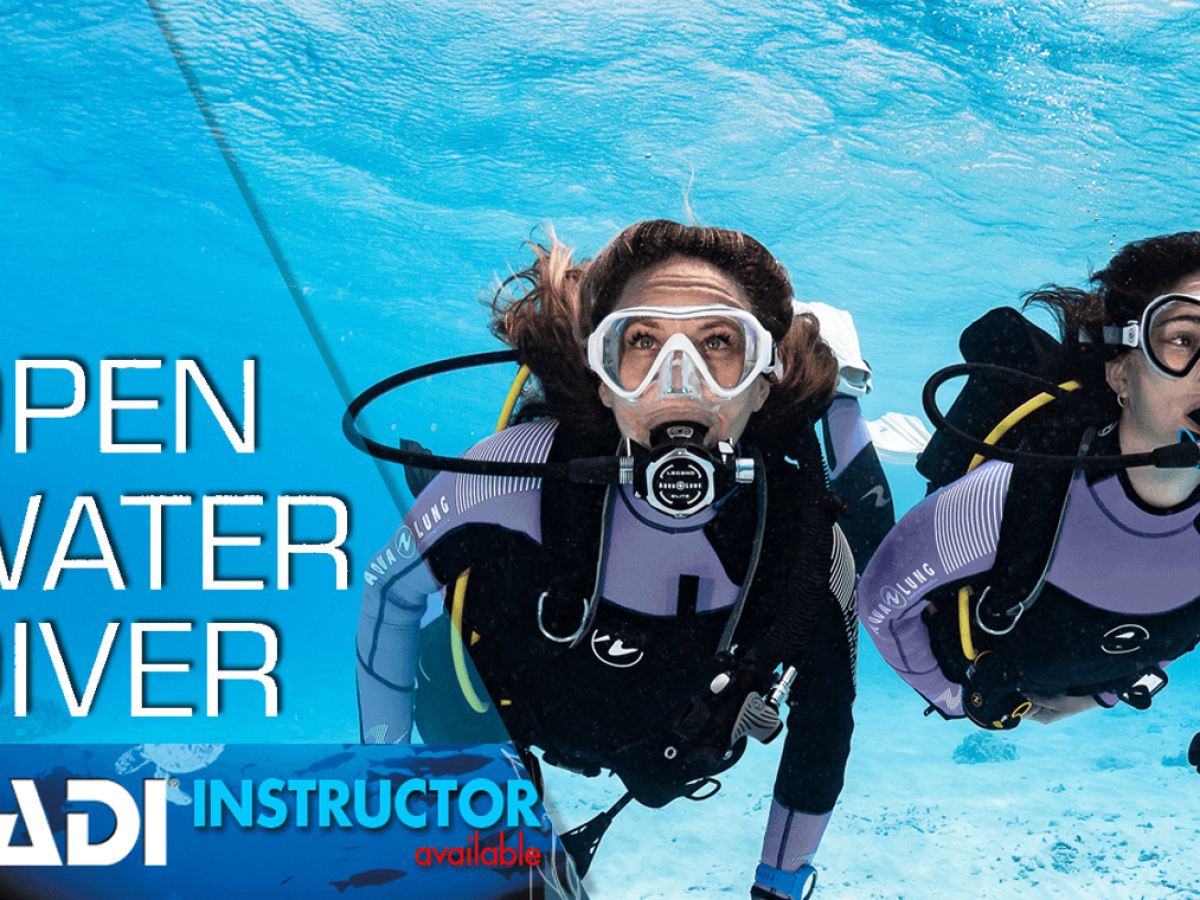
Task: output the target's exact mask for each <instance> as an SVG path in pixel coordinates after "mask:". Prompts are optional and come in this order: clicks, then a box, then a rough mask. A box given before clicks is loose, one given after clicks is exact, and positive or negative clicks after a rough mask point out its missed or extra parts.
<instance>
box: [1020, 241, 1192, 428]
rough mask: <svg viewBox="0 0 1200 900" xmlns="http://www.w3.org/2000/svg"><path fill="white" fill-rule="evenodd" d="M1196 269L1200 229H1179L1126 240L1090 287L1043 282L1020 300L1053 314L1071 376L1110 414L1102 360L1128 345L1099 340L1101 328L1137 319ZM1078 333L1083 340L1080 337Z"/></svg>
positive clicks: (1112, 402)
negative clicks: (1109, 343)
mask: <svg viewBox="0 0 1200 900" xmlns="http://www.w3.org/2000/svg"><path fill="white" fill-rule="evenodd" d="M1196 273H1200V231H1181V232H1178V233H1176V234H1164V235H1159V236H1157V237H1150V238H1146V239H1145V240H1141V241H1134V242H1133V243H1130V244H1126V245H1125V246H1124V247H1122V248H1121V249H1120V250H1118V251H1117V252H1116V253H1115V254H1114V255H1113V258H1112V259H1111V260H1109V263H1108V265H1107V266H1105V267H1104V268H1103V269H1101V270H1100V271H1098V272H1093V273H1092V274H1091V275H1090V276H1089V278H1088V282H1089V283H1090V285H1091V288H1090V289H1081V288H1071V287H1062V286H1060V285H1056V284H1046V285H1042V287H1040V288H1038V289H1037V290H1035V291H1029V292H1027V293H1026V294H1024V295H1023V299H1024V301H1025V305H1026V306H1041V307H1043V308H1045V309H1047V310H1049V312H1050V313H1051V314H1052V315H1053V316H1054V318H1055V320H1056V321H1057V322H1058V326H1059V329H1060V331H1061V334H1062V342H1063V346H1064V348H1065V349H1066V356H1067V359H1068V360H1069V362H1068V368H1069V369H1070V370H1071V375H1072V376H1073V377H1076V378H1078V379H1079V380H1080V381H1081V383H1083V384H1084V386H1085V389H1086V390H1087V391H1088V393H1090V394H1091V395H1092V399H1093V402H1094V404H1096V405H1097V407H1098V408H1099V409H1101V410H1103V411H1104V413H1105V414H1106V415H1109V416H1112V417H1114V418H1115V417H1116V416H1117V415H1118V407H1117V404H1116V395H1115V394H1113V392H1112V391H1111V390H1110V389H1109V388H1108V386H1107V385H1106V383H1105V377H1104V363H1105V362H1107V361H1108V360H1112V359H1116V358H1117V357H1119V356H1121V355H1122V354H1124V353H1127V352H1129V350H1130V348H1128V347H1118V346H1112V345H1106V344H1104V343H1103V336H1104V333H1103V329H1104V326H1106V325H1125V324H1126V323H1128V322H1136V321H1139V320H1140V319H1141V317H1142V312H1143V311H1144V310H1145V309H1146V307H1147V306H1148V305H1149V303H1150V301H1151V300H1153V299H1154V298H1155V297H1160V296H1162V295H1163V294H1165V293H1167V291H1168V290H1169V289H1170V288H1171V287H1172V286H1173V285H1174V284H1176V283H1177V282H1178V281H1180V280H1181V279H1183V278H1186V277H1187V276H1188V275H1194V274H1196ZM1081 334H1086V335H1087V339H1085V340H1081ZM1138 352H1140V351H1138Z"/></svg>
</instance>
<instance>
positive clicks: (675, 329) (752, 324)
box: [587, 304, 780, 401]
mask: <svg viewBox="0 0 1200 900" xmlns="http://www.w3.org/2000/svg"><path fill="white" fill-rule="evenodd" d="M587 358H588V366H590V367H591V369H592V371H593V372H595V373H596V374H597V375H599V376H600V380H601V381H603V382H604V384H605V385H606V386H607V387H608V389H609V390H610V391H612V393H613V394H614V395H616V396H617V397H619V398H621V399H622V400H627V401H634V400H637V399H638V398H639V397H641V396H642V395H643V394H644V393H645V392H646V391H647V390H648V389H649V388H650V385H652V384H654V383H656V382H657V384H658V393H659V396H660V397H671V396H693V397H699V396H701V389H702V388H707V389H708V391H709V392H710V393H711V394H712V395H713V396H715V397H716V398H718V399H720V400H732V399H733V398H734V397H737V396H739V395H740V394H742V393H743V392H744V391H745V390H746V389H747V388H748V387H750V385H751V384H752V383H753V382H754V379H755V378H757V377H758V376H759V375H764V374H771V373H774V372H777V371H778V370H779V368H780V366H779V361H778V356H777V354H776V351H775V340H774V338H772V337H771V333H770V332H769V331H767V329H766V328H765V327H763V325H762V323H761V322H759V321H758V319H756V318H755V317H754V316H753V314H751V313H749V312H747V311H746V310H744V309H738V308H736V307H733V306H725V305H723V304H709V305H706V306H677V307H663V306H633V307H630V308H628V309H621V310H617V311H616V312H613V313H610V314H609V315H607V316H605V317H604V320H603V321H601V323H600V325H599V326H598V327H597V328H596V330H595V331H594V332H592V334H591V336H590V337H589V338H588V344H587Z"/></svg>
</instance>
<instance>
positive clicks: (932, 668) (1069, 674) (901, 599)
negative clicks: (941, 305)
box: [858, 232, 1200, 729]
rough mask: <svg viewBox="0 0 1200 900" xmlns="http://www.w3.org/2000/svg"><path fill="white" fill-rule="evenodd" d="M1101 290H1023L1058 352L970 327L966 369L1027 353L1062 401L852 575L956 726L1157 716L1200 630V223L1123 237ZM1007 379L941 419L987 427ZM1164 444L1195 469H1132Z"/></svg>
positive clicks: (916, 681) (917, 678) (986, 322)
mask: <svg viewBox="0 0 1200 900" xmlns="http://www.w3.org/2000/svg"><path fill="white" fill-rule="evenodd" d="M1091 285H1092V288H1091V289H1090V290H1079V289H1074V288H1066V287H1057V286H1047V287H1044V288H1042V289H1040V290H1038V291H1035V292H1033V293H1032V294H1030V295H1028V299H1029V300H1030V301H1031V302H1033V303H1037V304H1040V305H1043V306H1045V307H1047V308H1049V309H1050V310H1051V311H1052V312H1053V313H1054V314H1055V315H1056V318H1057V319H1058V321H1059V323H1060V325H1061V328H1062V338H1063V340H1062V344H1061V345H1058V344H1056V343H1055V342H1053V341H1052V340H1051V339H1050V338H1049V336H1048V335H1045V334H1044V333H1043V332H1040V331H1038V330H1036V329H1034V327H1033V326H1032V325H1030V324H1029V323H1028V322H1025V320H1023V319H1021V317H1020V316H1019V315H1018V314H1017V313H1016V312H1015V311H1014V310H1004V311H993V313H990V314H989V315H988V316H986V317H985V318H984V319H982V320H980V322H979V323H976V325H975V326H972V328H971V329H968V331H967V332H966V333H964V338H963V344H962V346H963V349H964V355H965V356H968V358H970V357H971V355H972V354H974V355H976V356H979V357H985V358H986V357H988V356H989V355H990V356H992V357H994V356H995V355H997V354H1006V353H1007V354H1011V353H1013V352H1014V350H1013V348H1014V347H1017V346H1025V345H1027V346H1028V348H1029V353H1028V354H1027V357H1028V360H1029V361H1030V364H1029V365H1026V366H1019V367H1022V368H1026V369H1033V368H1041V369H1043V370H1044V371H1045V374H1054V376H1055V377H1054V378H1053V381H1055V382H1063V384H1062V385H1061V387H1062V388H1063V390H1062V391H1061V392H1060V393H1062V394H1063V396H1061V397H1060V398H1058V399H1055V400H1053V402H1049V403H1046V404H1045V406H1044V408H1043V409H1041V410H1039V411H1037V412H1033V413H1030V415H1029V417H1028V420H1027V421H1022V422H1020V423H1018V428H1017V431H1014V433H1013V434H1014V435H1016V434H1017V432H1021V433H1022V438H1021V443H1020V444H1019V446H1017V447H1016V448H1015V452H1012V453H1009V454H1008V455H1007V456H1005V457H1004V458H1005V459H1008V460H1010V461H999V460H992V461H989V462H985V463H983V464H982V465H980V466H978V468H975V469H974V471H972V472H971V473H970V474H968V475H966V476H965V477H962V478H960V479H959V480H957V481H954V482H953V483H952V484H950V485H948V486H946V487H942V488H941V489H940V490H937V491H936V493H933V494H932V495H931V496H929V497H927V498H926V499H925V500H924V501H922V502H921V503H920V504H918V505H917V506H916V507H914V508H913V509H912V510H911V511H910V512H909V513H908V514H907V515H905V516H904V517H903V518H902V519H901V521H900V522H899V523H898V524H897V525H896V527H895V529H894V530H893V531H892V533H891V534H890V535H889V536H888V537H887V539H886V540H885V541H884V543H883V544H882V545H881V546H880V548H879V550H878V551H877V553H876V554H875V557H874V559H873V560H872V562H871V564H870V566H869V567H868V568H867V571H866V572H865V573H864V575H863V578H862V580H861V582H860V584H859V591H858V612H859V616H860V617H861V619H862V622H863V624H864V626H865V627H866V629H867V632H868V634H870V636H871V638H872V640H873V641H874V643H875V645H876V647H878V649H879V651H880V653H881V654H882V655H883V657H884V659H885V660H887V662H888V663H889V664H890V665H891V666H892V668H894V669H895V670H896V671H897V673H899V675H900V677H901V678H903V679H904V680H905V681H906V682H907V683H908V684H909V685H910V686H912V687H913V688H914V689H916V690H917V691H918V692H919V693H920V694H921V695H922V696H923V697H925V699H926V700H927V701H928V702H929V704H930V707H931V709H933V710H936V711H938V712H940V713H941V714H942V715H943V716H945V717H948V718H961V717H963V716H966V717H968V718H970V719H971V720H972V721H974V722H975V723H976V724H977V725H979V726H981V727H983V728H988V729H1007V728H1012V727H1015V726H1016V725H1018V724H1020V722H1021V721H1022V720H1023V719H1032V720H1034V721H1039V722H1043V723H1049V722H1054V721H1057V720H1059V719H1061V718H1063V717H1065V716H1070V715H1073V714H1075V713H1079V712H1083V711H1085V710H1088V709H1094V708H1097V707H1101V706H1103V707H1111V706H1113V705H1114V704H1116V703H1118V702H1122V701H1123V702H1126V703H1129V704H1131V705H1133V706H1135V707H1137V708H1143V709H1144V708H1146V707H1148V706H1149V705H1150V702H1151V698H1152V697H1153V695H1154V694H1155V693H1157V691H1158V690H1160V689H1161V688H1162V687H1163V686H1164V685H1165V684H1166V680H1167V676H1166V672H1165V671H1164V667H1165V666H1166V664H1167V663H1168V662H1169V661H1171V660H1174V659H1177V658H1178V657H1180V656H1182V655H1183V654H1185V653H1187V652H1189V651H1190V650H1192V649H1193V648H1194V647H1195V646H1196V643H1197V639H1198V638H1200V469H1198V468H1196V467H1195V462H1196V459H1197V456H1198V455H1200V454H1197V452H1196V446H1195V441H1196V440H1197V438H1198V437H1200V363H1198V360H1200V232H1184V233H1180V234H1173V235H1165V236H1161V237H1153V238H1149V239H1147V240H1143V241H1139V242H1136V243H1133V244H1129V245H1127V246H1125V247H1123V248H1122V249H1121V250H1120V251H1119V252H1118V253H1116V254H1115V255H1114V256H1113V258H1112V260H1111V262H1110V263H1109V264H1108V266H1106V267H1105V268H1104V269H1102V270H1101V271H1099V272H1097V273H1096V274H1095V275H1093V276H1092V277H1091ZM1006 314H1007V315H1006ZM1035 331H1036V335H1035V334H1034V332H1035ZM1039 335H1040V337H1038V336H1039ZM990 361H992V362H995V361H997V360H995V359H994V358H993V359H990ZM960 368H964V369H965V368H968V367H960ZM997 374H1000V373H990V374H989V373H986V372H985V373H983V374H982V375H980V378H981V380H982V382H983V383H984V385H985V386H986V387H987V388H988V390H984V391H983V392H982V393H981V392H979V391H978V390H976V389H977V388H979V387H980V384H974V385H973V384H972V382H975V381H976V375H975V374H972V376H971V381H970V382H968V385H967V387H965V388H964V390H963V395H962V396H961V397H960V399H959V401H956V403H955V407H954V408H952V409H951V411H950V413H949V414H948V416H947V417H946V418H947V419H955V418H958V419H959V424H964V423H966V422H967V420H969V419H970V418H971V417H972V416H974V418H975V423H974V424H975V425H976V426H978V425H979V424H980V421H981V417H980V415H979V410H980V409H981V408H983V407H986V406H987V404H986V403H984V402H983V401H982V398H984V397H985V396H986V395H987V394H988V391H989V390H991V389H994V388H996V387H997V383H996V381H995V377H996V375H997ZM1005 377H1006V378H1007V376H1005ZM1064 379H1073V380H1071V381H1066V380H1064ZM988 382H990V385H989V384H988ZM1001 387H1004V386H1003V385H1001ZM929 390H930V389H927V397H926V400H927V408H928V405H929V400H930V394H929ZM969 393H970V396H969V397H968V394H969ZM1008 393H1009V394H1010V395H1011V393H1012V389H1011V387H1008ZM1030 393H1031V392H1030V391H1028V390H1027V391H1026V393H1025V394H1024V396H1025V397H1028V396H1029V394H1030ZM1048 399H1049V395H1047V396H1046V397H1044V398H1041V399H1035V401H1033V402H1031V404H1028V405H1027V407H1024V408H1032V407H1034V406H1037V405H1039V404H1041V403H1042V402H1043V401H1044V400H1048ZM992 405H993V406H994V405H995V404H992ZM1024 408H1023V409H1024ZM956 410H957V411H959V412H962V413H963V414H962V415H961V416H956ZM1007 411H1008V410H1007V409H1003V410H1001V411H1000V414H1001V415H1002V414H1003V413H1004V412H1007ZM932 415H933V413H932V412H931V416H932ZM996 418H998V416H997V417H996ZM1014 418H1016V417H1015V416H1010V417H1009V419H1010V420H1011V419H1014ZM1005 427H1006V426H1005ZM967 430H968V431H969V430H971V429H970V428H968V429H967ZM1001 430H1002V428H1001V429H997V433H998V432H999V431H1001ZM941 438H942V435H941V434H939V435H938V438H936V439H935V441H936V440H938V439H941ZM935 447H936V444H934V443H931V445H930V450H929V451H927V454H926V456H925V457H923V458H922V460H921V465H919V466H918V468H920V469H921V470H922V471H923V472H924V473H925V474H926V476H927V477H929V478H931V479H932V486H934V487H937V486H938V484H939V483H940V482H942V481H944V480H946V479H945V478H944V476H945V474H946V471H950V472H951V474H953V470H954V468H955V466H954V465H949V466H945V465H943V463H945V461H946V460H947V459H949V456H950V455H952V454H950V455H939V454H937V453H935V452H934V450H935ZM1158 448H1163V449H1161V450H1160V449H1158ZM1151 451H1154V454H1153V455H1154V457H1155V458H1156V459H1158V460H1160V463H1161V462H1162V461H1166V458H1167V457H1175V459H1174V460H1173V461H1172V465H1176V466H1178V465H1185V466H1187V467H1166V468H1155V467H1149V466H1146V465H1145V461H1146V460H1145V458H1143V459H1141V460H1136V459H1131V458H1130V457H1131V455H1133V454H1149V453H1151ZM970 452H972V451H967V456H969V455H970ZM1070 457H1076V459H1075V460H1072V459H1070ZM1105 458H1107V459H1108V462H1105ZM1139 461H1140V462H1141V463H1142V464H1141V465H1139V466H1137V467H1128V466H1129V465H1130V463H1132V462H1139ZM1050 462H1057V463H1065V465H1064V467H1063V468H1061V469H1058V470H1051V469H1049V468H1048V467H1047V466H1048V464H1049V463H1050ZM1090 466H1095V468H1089V467H1090ZM1073 469H1074V471H1072V470H1073Z"/></svg>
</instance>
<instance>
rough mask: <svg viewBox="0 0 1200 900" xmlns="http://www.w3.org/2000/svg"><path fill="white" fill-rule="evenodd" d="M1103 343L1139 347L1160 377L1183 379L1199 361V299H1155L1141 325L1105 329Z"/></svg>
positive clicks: (1175, 296) (1177, 296) (1179, 296)
mask: <svg viewBox="0 0 1200 900" xmlns="http://www.w3.org/2000/svg"><path fill="white" fill-rule="evenodd" d="M1104 343H1106V344H1114V345H1117V346H1121V347H1140V348H1141V350H1142V353H1143V354H1144V355H1145V357H1146V359H1147V361H1148V362H1149V363H1150V365H1151V366H1153V367H1154V369H1155V371H1157V372H1158V373H1159V374H1161V375H1166V376H1168V377H1170V378H1183V377H1184V376H1185V375H1187V374H1188V373H1189V372H1191V371H1192V369H1193V368H1195V366H1196V362H1197V360H1200V297H1192V296H1190V295H1189V294H1164V295H1163V296H1161V297H1155V298H1154V299H1153V300H1151V301H1150V303H1149V304H1148V305H1147V306H1146V309H1145V311H1144V312H1143V313H1142V318H1141V320H1140V321H1130V322H1128V323H1126V324H1125V325H1124V326H1119V325H1109V326H1106V327H1105V329H1104Z"/></svg>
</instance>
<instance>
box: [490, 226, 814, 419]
mask: <svg viewBox="0 0 1200 900" xmlns="http://www.w3.org/2000/svg"><path fill="white" fill-rule="evenodd" d="M549 238H550V240H549V243H548V245H546V244H537V243H530V245H529V246H530V248H531V249H532V250H533V253H534V261H533V262H532V263H531V264H530V265H529V266H528V267H527V268H524V269H522V270H520V271H519V272H516V273H515V274H513V275H511V276H509V277H508V278H507V279H505V281H504V282H503V283H502V284H501V285H500V286H499V288H498V289H497V291H496V293H495V295H494V297H493V298H492V301H491V308H492V316H493V319H492V331H493V333H494V334H495V335H496V336H497V337H499V338H500V339H501V340H502V341H504V342H505V343H507V344H508V345H509V346H511V347H514V348H515V349H517V350H518V351H520V354H521V359H522V361H524V362H525V363H526V364H527V365H528V366H529V368H530V369H531V370H532V371H533V374H534V375H535V376H536V378H537V380H538V383H539V384H540V386H541V391H542V395H541V397H534V398H531V399H530V400H527V401H526V402H525V403H524V404H523V405H522V408H521V412H520V415H521V417H523V418H529V417H533V416H538V415H550V416H554V417H555V418H558V419H560V420H562V421H566V422H569V423H571V424H572V425H573V426H574V427H576V428H577V429H578V430H579V431H581V432H582V433H584V434H587V435H592V436H595V437H597V438H599V437H600V436H605V437H611V436H613V435H615V434H616V425H615V422H614V421H613V417H612V413H611V412H610V411H609V410H608V409H607V408H606V407H605V406H604V405H603V404H602V403H601V402H600V397H599V393H598V386H599V379H598V377H597V376H596V375H595V374H594V373H593V372H592V371H591V370H590V369H589V368H588V365H587V360H586V358H585V350H584V348H585V346H586V343H587V338H588V335H589V334H591V332H592V331H593V330H594V329H595V327H596V326H597V325H598V324H599V323H600V321H601V320H602V319H603V318H604V317H605V316H606V315H608V314H609V313H610V312H612V310H613V309H614V308H615V307H616V304H617V301H618V299H619V298H620V296H621V292H622V290H623V289H624V287H625V285H626V284H627V283H628V282H629V279H630V278H632V277H633V276H634V275H636V274H637V273H639V272H642V271H644V270H645V269H647V268H649V267H650V266H653V265H655V264H656V263H659V262H662V261H664V260H666V259H668V258H670V257H672V256H683V257H688V258H692V259H698V260H701V261H703V262H707V263H709V264H711V265H713V266H715V267H716V268H718V269H720V270H721V271H722V272H724V273H725V274H726V275H728V276H729V277H730V278H731V279H733V281H735V282H736V283H737V284H738V285H740V286H741V288H742V289H743V291H745V294H746V298H747V300H748V301H749V304H750V310H751V312H753V313H754V315H755V316H756V317H757V318H758V319H759V321H760V322H762V324H763V326H764V327H765V328H766V329H767V330H768V331H769V332H770V333H771V335H772V336H773V337H774V338H775V341H776V343H777V345H778V350H779V356H780V360H781V361H782V363H783V374H782V376H780V377H778V378H777V379H775V380H774V381H773V384H772V386H771V393H770V395H769V396H768V398H767V402H766V404H765V405H764V406H763V409H762V410H760V411H759V412H758V413H756V414H755V415H754V416H753V417H752V418H751V421H750V425H749V426H748V427H747V435H748V436H749V437H751V438H752V439H755V440H757V441H759V442H760V443H761V442H767V441H770V440H771V438H772V435H773V434H774V433H775V432H780V433H781V436H782V437H783V438H784V439H788V438H790V437H791V436H793V435H794V434H795V423H796V422H797V421H798V420H799V419H800V418H801V417H803V416H804V415H806V414H807V413H808V412H809V411H810V410H811V409H812V408H813V407H815V406H818V405H820V404H822V403H824V402H826V401H827V400H829V399H830V398H831V397H832V396H833V389H834V386H835V385H836V383H837V361H836V359H835V358H834V356H833V352H832V351H831V350H830V349H829V346H828V345H827V344H826V343H825V342H824V341H823V340H821V333H820V326H819V324H818V322H817V320H816V318H815V317H814V316H811V315H808V314H804V315H799V316H797V315H793V312H792V297H793V292H792V284H791V279H790V278H789V277H788V274H787V270H786V269H785V268H784V267H783V266H782V265H781V264H780V262H779V261H778V260H777V259H775V257H774V256H772V255H771V253H770V252H769V251H768V250H767V248H766V247H764V246H763V245H762V244H760V243H759V242H758V241H756V240H755V239H754V238H752V237H750V236H749V235H746V234H742V233H741V232H738V231H731V230H729V229H725V228H711V227H703V226H698V225H683V224H681V223H679V222H672V221H669V220H666V219H656V220H650V221H645V222H638V223H636V224H634V225H631V226H629V227H628V228H626V229H624V230H623V231H622V232H621V233H620V234H618V235H617V236H616V237H615V238H613V240H612V241H610V242H609V244H608V245H607V246H606V247H605V248H604V249H603V250H601V251H600V253H598V254H597V255H596V257H595V259H594V260H592V261H590V262H583V263H577V262H576V261H575V260H574V258H573V255H572V253H571V251H570V250H569V249H568V248H567V247H565V246H564V245H563V244H561V243H560V242H559V241H558V239H557V238H556V237H555V236H554V234H553V233H551V234H550V235H549Z"/></svg>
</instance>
